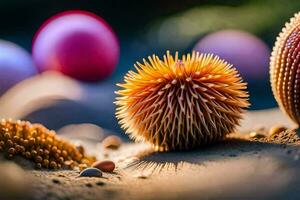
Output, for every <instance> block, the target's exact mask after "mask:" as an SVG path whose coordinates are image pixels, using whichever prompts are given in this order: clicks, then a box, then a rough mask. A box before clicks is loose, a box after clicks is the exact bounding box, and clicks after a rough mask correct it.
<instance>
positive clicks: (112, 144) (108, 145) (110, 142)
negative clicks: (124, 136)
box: [102, 135, 122, 150]
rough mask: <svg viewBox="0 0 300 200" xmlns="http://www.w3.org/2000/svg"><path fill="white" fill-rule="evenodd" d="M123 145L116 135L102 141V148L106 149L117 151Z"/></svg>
mask: <svg viewBox="0 0 300 200" xmlns="http://www.w3.org/2000/svg"><path fill="white" fill-rule="evenodd" d="M121 144H122V140H121V139H120V137H118V136H115V135H111V136H108V137H106V138H105V139H104V140H103V141H102V147H103V148H105V149H114V150H117V149H118V148H119V147H120V146H121Z"/></svg>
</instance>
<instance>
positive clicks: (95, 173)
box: [79, 168, 102, 177]
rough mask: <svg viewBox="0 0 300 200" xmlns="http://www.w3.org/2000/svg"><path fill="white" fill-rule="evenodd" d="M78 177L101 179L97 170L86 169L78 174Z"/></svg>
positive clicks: (100, 172)
mask: <svg viewBox="0 0 300 200" xmlns="http://www.w3.org/2000/svg"><path fill="white" fill-rule="evenodd" d="M79 176H80V177H102V171H100V170H99V169H97V168H86V169H84V170H83V171H81V172H80V174H79Z"/></svg>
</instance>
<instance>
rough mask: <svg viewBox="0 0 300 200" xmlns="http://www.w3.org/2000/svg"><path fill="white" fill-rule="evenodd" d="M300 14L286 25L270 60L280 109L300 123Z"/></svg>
mask: <svg viewBox="0 0 300 200" xmlns="http://www.w3.org/2000/svg"><path fill="white" fill-rule="evenodd" d="M299 64H300V12H299V13H297V14H295V16H294V17H293V18H291V20H290V22H289V23H286V24H285V27H284V28H283V29H282V31H281V33H280V34H279V36H278V37H277V39H276V43H275V46H274V48H273V52H272V56H271V59H270V80H271V85H272V90H273V94H274V96H275V99H276V100H277V102H278V104H279V106H280V108H281V109H282V110H283V111H284V112H285V113H286V114H288V115H289V117H290V118H291V119H292V120H293V121H294V122H296V123H298V124H299V123H300V107H299V106H300V68H299Z"/></svg>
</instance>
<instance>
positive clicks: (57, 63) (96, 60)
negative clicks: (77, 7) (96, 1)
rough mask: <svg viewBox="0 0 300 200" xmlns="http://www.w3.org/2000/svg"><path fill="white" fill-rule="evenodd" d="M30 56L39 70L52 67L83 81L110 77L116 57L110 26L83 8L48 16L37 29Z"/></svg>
mask: <svg viewBox="0 0 300 200" xmlns="http://www.w3.org/2000/svg"><path fill="white" fill-rule="evenodd" d="M32 49H33V50H32V54H33V59H34V61H35V63H36V65H37V67H38V69H39V70H40V71H46V70H55V71H59V72H61V73H63V74H65V75H68V76H71V77H73V78H76V79H79V80H84V81H98V80H101V79H105V78H107V77H109V76H110V75H111V74H112V73H113V71H114V69H115V67H116V65H117V63H118V60H119V44H118V41H117V38H116V36H115V34H114V32H113V30H112V29H111V27H110V26H109V25H108V24H107V23H106V22H105V21H104V20H103V19H102V18H100V17H98V16H96V15H94V14H92V13H89V12H85V11H66V12H63V13H60V14H58V15H55V16H54V17H52V18H50V19H49V20H47V21H46V22H45V23H44V24H43V25H42V26H41V28H40V29H39V31H38V32H37V33H36V36H35V39H34V41H33V47H32Z"/></svg>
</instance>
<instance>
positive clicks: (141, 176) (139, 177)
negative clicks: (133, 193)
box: [137, 175, 148, 179]
mask: <svg viewBox="0 0 300 200" xmlns="http://www.w3.org/2000/svg"><path fill="white" fill-rule="evenodd" d="M137 178H138V179H147V178H148V176H145V175H138V176H137Z"/></svg>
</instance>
